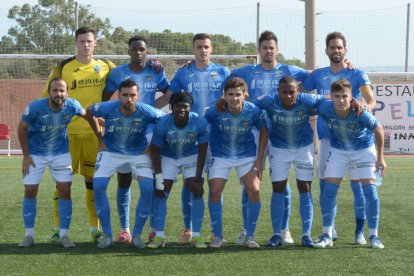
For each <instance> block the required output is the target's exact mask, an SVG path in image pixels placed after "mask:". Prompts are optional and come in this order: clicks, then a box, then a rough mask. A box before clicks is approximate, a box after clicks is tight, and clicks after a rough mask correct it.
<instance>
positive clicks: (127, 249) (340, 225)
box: [0, 156, 414, 275]
mask: <svg viewBox="0 0 414 276" xmlns="http://www.w3.org/2000/svg"><path fill="white" fill-rule="evenodd" d="M21 160H22V159H21V157H0V275H41V274H43V275H57V274H59V275H93V274H94V275H116V274H122V275H132V274H134V275H195V274H197V275H275V274H279V275H284V274H303V275H315V274H318V275H319V274H320V275H322V274H334V275H337V274H339V275H342V274H376V275H390V274H392V275H412V273H413V270H414V238H413V231H414V215H413V214H414V202H413V200H414V192H413V185H414V182H413V181H414V169H413V168H414V167H413V163H414V157H413V156H409V157H387V158H386V161H387V163H388V171H387V175H386V177H385V178H384V181H383V185H382V186H381V187H379V189H378V193H379V196H380V200H381V218H380V229H379V234H380V237H381V239H382V242H383V244H384V245H385V249H383V250H374V249H370V248H367V247H366V246H356V245H354V244H353V242H354V227H355V222H354V214H353V196H352V191H351V189H350V187H349V182H348V180H345V181H344V182H343V183H342V187H341V190H340V192H339V198H338V214H337V219H336V229H337V231H338V235H339V240H338V241H337V242H335V244H334V247H333V248H331V249H325V250H323V249H319V250H318V249H312V248H302V247H301V246H300V234H301V222H300V217H299V208H298V204H299V198H298V192H297V188H296V185H295V181H294V176H293V174H291V176H290V178H289V180H290V183H291V188H292V215H291V219H290V229H291V232H292V235H293V239H294V240H295V245H294V246H282V247H281V248H278V249H268V248H266V247H265V246H264V245H265V243H266V241H267V239H268V238H269V237H270V236H271V234H272V231H271V225H270V215H269V204H270V195H271V185H270V180H269V177H268V173H267V172H265V173H264V179H263V182H262V185H261V202H262V209H261V214H260V219H259V222H258V225H257V230H256V234H255V237H256V241H258V242H259V243H260V244H261V245H262V248H260V249H258V250H248V249H246V248H244V247H240V246H237V245H235V244H234V240H235V239H236V237H237V235H238V233H239V230H240V227H241V212H240V197H241V187H240V185H239V182H238V181H237V179H236V177H235V174H234V172H233V173H232V175H231V178H230V181H229V182H228V183H227V184H226V188H225V191H224V207H223V224H224V236H225V239H226V240H227V241H228V243H227V244H226V245H225V246H224V247H223V248H222V249H220V250H213V249H209V248H208V249H201V250H200V249H195V248H191V247H189V246H182V245H178V244H177V243H176V240H177V237H178V234H179V232H180V230H181V228H182V218H181V201H180V195H181V185H182V184H181V181H180V182H178V183H176V184H175V186H174V187H173V190H172V192H171V196H170V199H169V202H168V206H169V209H168V216H167V224H166V229H165V232H166V241H167V244H166V247H165V248H163V249H160V250H151V249H144V250H138V249H133V248H132V247H131V246H130V245H117V244H115V245H114V246H113V247H112V248H110V249H108V250H98V249H97V248H96V247H95V245H94V244H92V243H90V242H89V235H88V225H87V224H88V223H87V215H86V208H85V203H84V201H85V196H84V184H83V181H82V178H81V177H80V176H79V175H76V176H75V177H74V183H73V186H72V198H73V218H72V224H71V229H70V236H71V238H72V240H73V241H74V242H75V243H76V248H74V249H64V248H61V247H58V246H56V245H50V244H48V243H47V240H48V237H49V236H50V234H51V227H52V194H53V190H54V183H53V182H52V181H51V178H50V175H49V173H48V172H46V173H45V175H44V176H43V179H42V183H41V185H40V189H39V195H38V201H37V208H38V212H37V218H36V228H35V232H36V239H35V246H34V247H32V248H28V249H21V248H18V247H17V243H18V242H19V241H20V240H21V239H22V238H23V235H24V228H23V222H22V218H21V201H22V197H23V185H22V181H21ZM205 189H206V190H207V184H205ZM115 191H116V183H115V181H114V180H113V179H112V180H111V183H110V185H109V188H108V194H109V198H110V203H111V208H112V209H111V215H112V228H113V231H114V233H117V232H118V231H119V222H118V217H117V213H116V209H115V205H116V204H115ZM312 191H313V199H314V206H315V210H314V224H313V237H314V238H316V237H317V236H318V235H319V234H320V233H321V231H322V227H321V217H320V209H319V206H318V204H319V203H318V201H319V200H318V197H319V185H318V181H317V180H316V178H315V179H314V182H313V188H312ZM132 194H133V197H132V208H131V224H133V223H134V219H133V218H134V210H135V204H136V202H137V199H138V194H139V191H138V188H137V184H136V181H135V182H134V184H133V189H132ZM206 194H207V192H206ZM205 201H206V203H207V200H206V196H205ZM206 207H207V204H206ZM367 231H368V230H367V225H366V226H365V232H366V233H367ZM147 234H148V227H147V226H146V227H145V228H144V233H143V237H146V236H147ZM208 235H209V215H208V209H207V208H206V211H205V216H204V224H203V231H202V236H203V237H204V238H205V239H206V240H207V238H208Z"/></svg>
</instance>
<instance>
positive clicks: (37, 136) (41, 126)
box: [22, 98, 82, 156]
mask: <svg viewBox="0 0 414 276" xmlns="http://www.w3.org/2000/svg"><path fill="white" fill-rule="evenodd" d="M48 101H49V98H42V99H39V100H36V101H33V102H32V103H31V104H29V105H28V106H27V107H26V109H25V110H24V112H23V115H22V121H23V122H25V123H26V124H28V125H29V127H28V130H27V135H28V147H29V153H30V154H33V155H39V156H56V155H61V154H65V153H68V152H69V148H68V137H67V133H66V126H67V125H68V124H69V123H70V121H71V120H72V118H73V116H75V115H81V114H82V106H81V105H80V103H79V102H78V101H77V100H75V99H72V98H66V101H65V103H64V105H63V107H62V108H61V109H60V110H58V111H54V110H52V109H50V107H49V105H48Z"/></svg>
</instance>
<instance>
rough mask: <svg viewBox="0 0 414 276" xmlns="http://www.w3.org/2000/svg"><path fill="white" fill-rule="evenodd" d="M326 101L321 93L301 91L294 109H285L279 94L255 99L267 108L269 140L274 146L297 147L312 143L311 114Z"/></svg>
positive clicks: (262, 106)
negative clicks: (269, 124) (269, 128)
mask: <svg viewBox="0 0 414 276" xmlns="http://www.w3.org/2000/svg"><path fill="white" fill-rule="evenodd" d="M324 101H325V97H324V96H321V95H314V94H303V93H299V94H298V95H297V98H296V105H295V106H294V107H293V108H292V109H285V108H284V107H283V106H282V103H281V101H280V98H279V95H278V94H277V93H272V94H270V95H266V96H264V97H262V98H261V99H257V100H255V101H254V103H255V104H256V105H257V106H258V107H260V108H261V109H264V110H266V112H267V115H268V117H269V119H270V121H271V124H272V127H271V130H270V132H269V140H270V142H271V144H272V147H275V148H282V149H297V148H302V147H305V146H308V145H310V144H312V142H313V131H312V128H311V126H310V124H309V116H310V114H311V113H312V111H313V109H315V108H317V107H318V106H319V104H321V103H322V102H324Z"/></svg>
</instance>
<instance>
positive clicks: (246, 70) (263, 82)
mask: <svg viewBox="0 0 414 276" xmlns="http://www.w3.org/2000/svg"><path fill="white" fill-rule="evenodd" d="M307 75H308V72H307V71H306V70H304V69H302V68H299V67H297V66H293V65H288V64H280V63H278V64H276V67H275V68H273V69H272V70H265V69H263V67H262V65H261V64H251V65H247V66H244V67H242V68H239V69H235V70H233V71H232V73H231V76H230V77H239V78H242V79H244V81H245V82H246V83H247V88H248V91H249V98H250V99H251V100H254V99H257V98H258V97H260V96H263V95H268V94H270V93H272V92H277V88H278V85H279V80H280V79H281V78H283V77H285V76H292V77H294V78H295V79H296V80H298V81H303V80H305V78H306V77H307Z"/></svg>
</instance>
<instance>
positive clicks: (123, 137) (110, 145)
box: [91, 101, 163, 155]
mask: <svg viewBox="0 0 414 276" xmlns="http://www.w3.org/2000/svg"><path fill="white" fill-rule="evenodd" d="M91 110H92V114H93V115H94V116H95V117H102V118H104V119H105V133H104V136H103V142H104V143H105V145H106V147H107V149H106V150H107V151H109V152H114V153H119V154H124V155H139V154H142V153H143V152H144V150H145V148H146V147H147V145H148V142H147V139H146V137H145V129H146V127H147V125H148V124H154V123H156V122H157V120H158V119H159V118H160V117H161V116H162V115H163V112H162V111H161V110H158V109H156V108H154V107H152V106H150V105H147V104H144V103H141V102H138V103H137V104H136V110H135V112H134V113H133V114H131V115H129V116H125V115H124V114H122V113H121V109H120V102H119V101H111V102H104V103H98V104H94V105H92V108H91Z"/></svg>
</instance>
